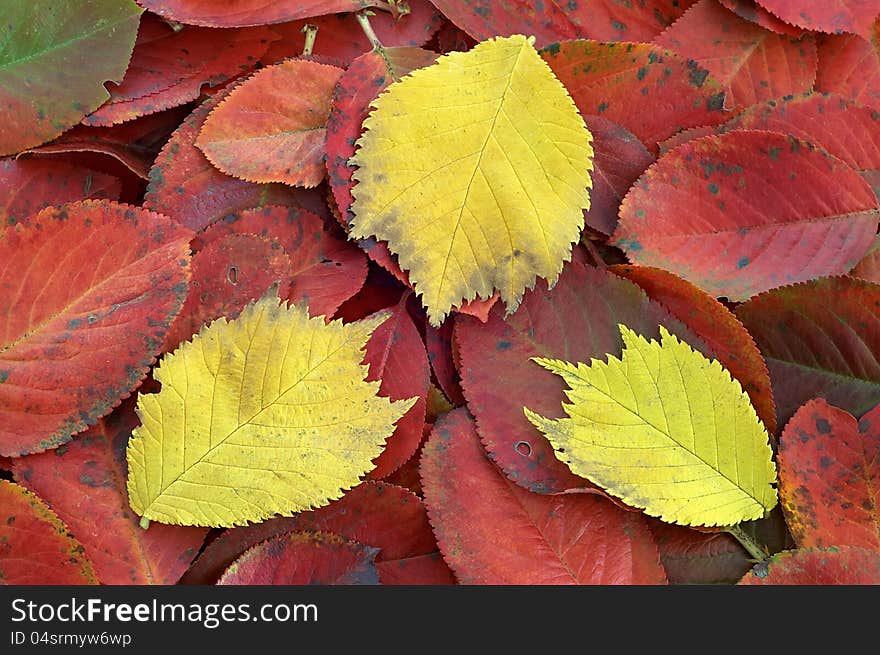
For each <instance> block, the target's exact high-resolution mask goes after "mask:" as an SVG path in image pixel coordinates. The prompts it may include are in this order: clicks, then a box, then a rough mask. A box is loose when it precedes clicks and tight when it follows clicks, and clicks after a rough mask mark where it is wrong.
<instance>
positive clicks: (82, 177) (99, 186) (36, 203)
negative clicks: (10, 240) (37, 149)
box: [0, 159, 121, 230]
mask: <svg viewBox="0 0 880 655" xmlns="http://www.w3.org/2000/svg"><path fill="white" fill-rule="evenodd" d="M120 190H121V187H120V184H119V180H118V179H117V178H115V177H113V176H111V175H105V174H104V173H97V172H95V171H90V170H88V169H84V168H81V167H79V166H74V165H72V164H68V163H67V162H62V161H44V160H40V159H0V230H2V229H3V228H4V227H6V226H7V225H15V224H16V223H27V222H28V221H27V219H28V217H29V216H31V215H32V214H36V213H37V212H39V211H40V210H42V209H45V208H46V207H49V206H50V205H63V204H64V203H67V202H73V201H75V200H88V199H89V198H96V199H97V198H106V199H109V200H118V199H119V192H120Z"/></svg>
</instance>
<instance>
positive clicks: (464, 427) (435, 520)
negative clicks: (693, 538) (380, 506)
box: [421, 408, 666, 585]
mask: <svg viewBox="0 0 880 655" xmlns="http://www.w3.org/2000/svg"><path fill="white" fill-rule="evenodd" d="M421 471H422V485H423V487H424V490H425V504H426V505H427V506H428V516H429V518H430V520H431V526H432V527H433V528H434V533H435V534H436V535H437V542H438V543H439V544H440V551H441V552H442V553H443V557H444V558H445V559H446V561H447V563H448V564H449V566H450V567H451V568H452V570H453V571H454V572H455V575H456V577H457V578H458V580H459V581H460V582H461V583H462V584H529V585H531V584H665V583H666V573H665V571H664V570H663V567H662V565H661V564H660V556H659V553H658V551H657V545H656V544H655V543H654V539H653V536H652V535H651V531H650V529H649V528H648V525H647V521H646V519H645V517H644V516H643V515H642V514H640V513H638V512H627V511H625V510H622V509H620V508H618V507H616V506H615V505H614V504H613V503H611V502H610V501H608V500H606V499H605V498H601V497H599V496H595V495H592V494H561V495H557V496H545V495H541V494H536V493H532V492H530V491H527V490H525V489H523V488H522V487H519V486H518V485H516V484H514V483H512V482H511V481H510V480H508V479H507V478H506V477H505V476H504V475H503V473H502V472H501V471H500V470H498V469H497V468H496V467H495V465H494V464H493V463H492V462H491V461H490V460H489V458H488V457H487V456H486V453H485V452H484V451H483V448H482V446H481V445H480V441H479V439H478V438H477V433H476V430H475V428H474V422H473V419H472V418H471V417H470V415H469V414H468V413H467V410H466V409H464V408H461V409H456V410H453V411H452V412H450V413H449V414H447V415H446V416H444V417H443V418H441V419H440V420H438V421H437V423H436V425H435V426H434V430H433V431H432V433H431V437H430V438H429V439H428V443H427V444H426V445H425V449H424V453H423V455H422V466H421Z"/></svg>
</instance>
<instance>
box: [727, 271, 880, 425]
mask: <svg viewBox="0 0 880 655" xmlns="http://www.w3.org/2000/svg"><path fill="white" fill-rule="evenodd" d="M736 315H737V317H738V318H739V319H740V320H741V321H742V322H743V325H745V326H746V329H747V330H748V331H749V332H750V333H751V335H752V336H753V337H754V338H755V342H756V343H757V344H758V347H759V348H760V349H761V352H762V353H763V354H764V359H765V360H766V362H767V368H768V369H769V370H770V380H771V382H772V383H773V396H774V398H775V400H776V417H777V419H778V420H779V422H780V424H784V423H786V422H788V420H789V419H790V418H791V417H792V415H793V414H794V413H795V411H796V410H797V409H798V407H800V406H801V405H803V404H804V403H805V402H807V401H808V400H811V399H813V398H817V397H823V398H825V400H827V401H828V402H829V403H831V404H833V405H837V406H838V407H841V408H843V409H845V410H847V411H848V412H850V413H852V414H854V415H856V416H861V415H862V414H864V413H865V412H867V411H868V410H870V409H871V408H872V407H874V406H875V405H877V404H878V403H880V361H878V358H880V286H877V285H874V284H871V283H870V282H864V281H862V280H856V279H853V278H845V277H838V278H823V279H819V280H814V281H812V282H808V283H805V284H796V285H792V286H788V287H783V288H781V289H776V290H774V291H769V292H767V293H764V294H761V295H760V296H758V297H756V298H753V299H752V300H750V301H749V302H747V303H744V304H743V305H740V306H739V307H737V309H736Z"/></svg>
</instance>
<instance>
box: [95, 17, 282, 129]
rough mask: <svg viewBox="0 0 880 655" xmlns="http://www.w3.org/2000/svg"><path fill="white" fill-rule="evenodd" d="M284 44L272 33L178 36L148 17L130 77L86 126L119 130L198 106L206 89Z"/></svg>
mask: <svg viewBox="0 0 880 655" xmlns="http://www.w3.org/2000/svg"><path fill="white" fill-rule="evenodd" d="M278 38H279V37H278V35H276V34H274V33H273V32H272V31H270V30H269V29H268V28H266V27H251V28H243V29H231V30H222V31H220V30H214V29H209V28H204V27H188V28H186V29H183V30H179V31H175V30H173V29H172V28H171V27H170V26H169V25H168V23H166V22H165V21H163V20H161V19H160V18H158V17H156V16H153V15H151V14H147V15H146V16H144V19H143V20H142V21H141V24H140V28H139V30H138V39H137V42H136V43H135V47H134V52H133V53H132V56H131V63H130V64H129V66H128V70H126V72H125V77H124V78H123V79H122V82H121V83H120V84H119V85H118V86H115V87H113V88H112V89H111V90H110V99H109V100H108V101H107V102H105V103H104V104H103V105H101V107H99V108H98V109H97V110H96V111H94V112H92V113H91V114H89V115H88V116H86V117H85V118H84V119H83V123H84V124H86V125H95V126H108V125H116V124H117V123H121V122H123V121H129V120H132V119H134V118H137V117H139V116H144V115H146V114H153V113H155V112H157V111H162V110H163V109H169V108H171V107H177V106H179V105H182V104H184V103H186V102H189V101H190V100H195V99H196V98H198V97H199V93H200V92H201V88H202V86H203V85H205V84H207V85H210V86H216V85H218V84H221V83H223V82H225V81H227V80H229V79H231V78H233V77H236V76H237V75H240V74H242V73H244V72H246V71H248V70H250V69H251V68H253V67H254V66H255V65H256V63H257V60H258V59H259V58H260V56H262V55H263V53H265V52H266V49H267V48H268V47H269V42H270V41H273V40H276V39H278Z"/></svg>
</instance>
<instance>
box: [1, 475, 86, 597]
mask: <svg viewBox="0 0 880 655" xmlns="http://www.w3.org/2000/svg"><path fill="white" fill-rule="evenodd" d="M0 581H2V584H4V585H63V584H66V585H93V584H97V579H96V578H95V572H94V570H93V569H92V565H91V563H90V562H89V560H88V559H87V558H85V557H84V556H83V547H82V545H80V543H79V542H78V541H77V540H76V539H75V538H74V537H73V536H72V535H71V534H70V533H69V532H68V530H67V527H66V526H65V525H64V524H63V523H62V522H61V519H59V518H58V516H57V515H56V514H55V512H53V511H52V510H51V509H50V508H49V507H47V506H46V504H45V503H44V502H43V501H42V500H41V499H40V498H39V497H37V496H35V495H34V494H32V493H31V492H30V491H28V490H27V489H25V488H24V487H22V486H20V485H17V484H15V483H13V482H9V481H8V480H0Z"/></svg>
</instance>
